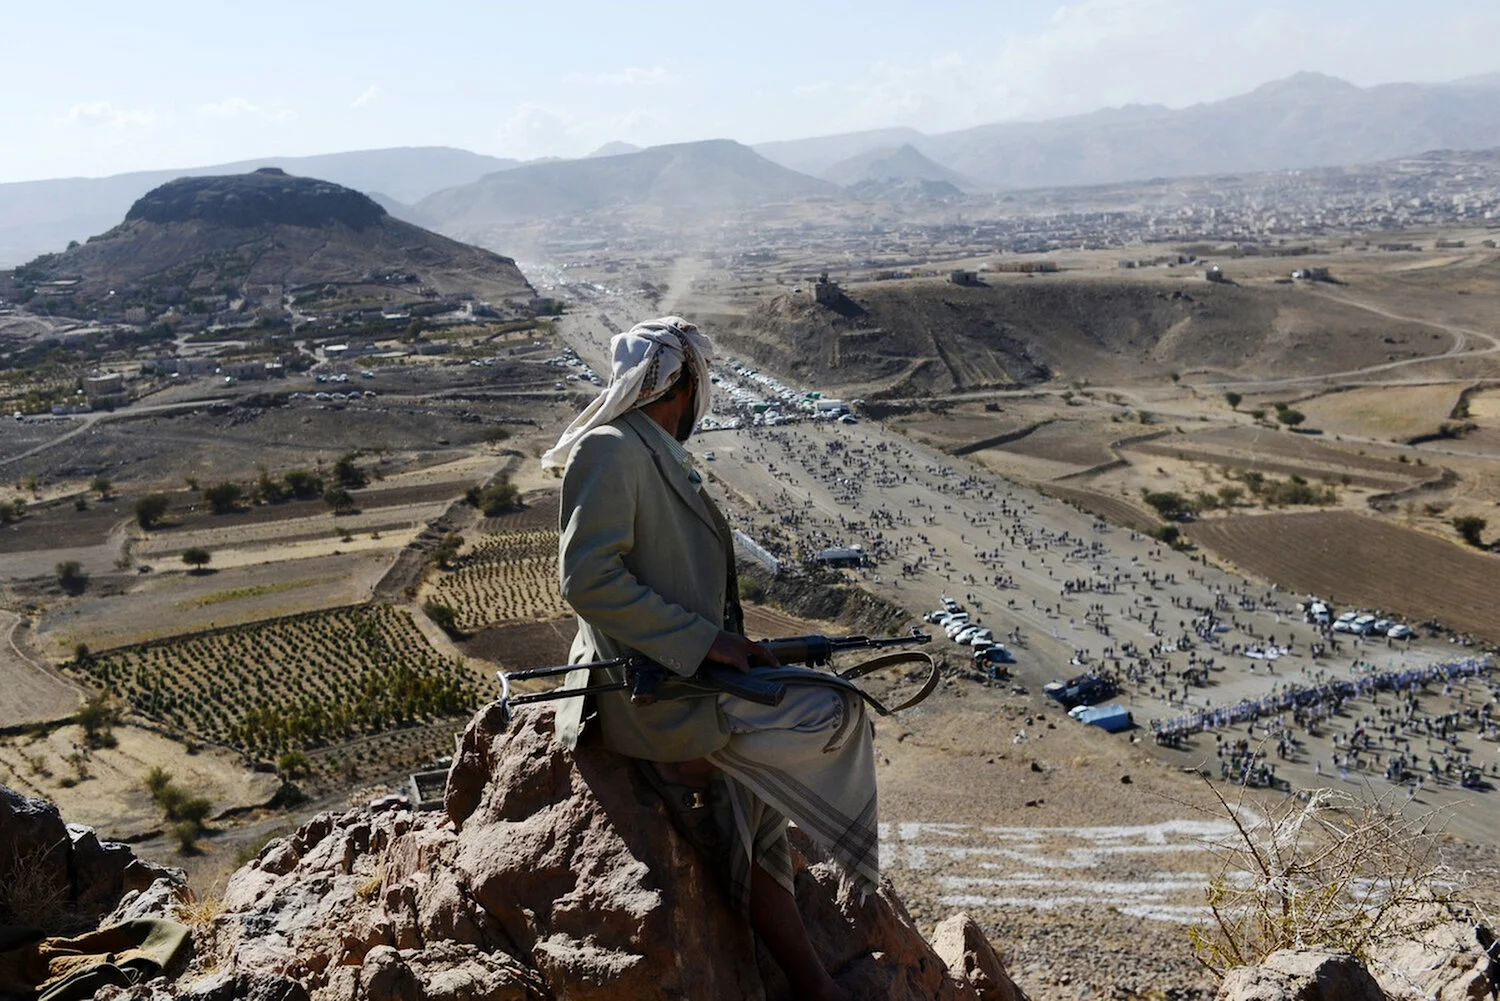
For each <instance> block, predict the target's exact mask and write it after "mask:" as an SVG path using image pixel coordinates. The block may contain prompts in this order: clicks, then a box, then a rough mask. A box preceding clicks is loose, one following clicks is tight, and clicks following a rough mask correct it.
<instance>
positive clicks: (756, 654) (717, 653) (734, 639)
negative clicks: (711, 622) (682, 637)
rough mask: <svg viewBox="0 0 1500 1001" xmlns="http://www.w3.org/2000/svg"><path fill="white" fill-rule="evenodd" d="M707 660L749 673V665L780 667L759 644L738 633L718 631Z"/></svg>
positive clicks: (778, 662)
mask: <svg viewBox="0 0 1500 1001" xmlns="http://www.w3.org/2000/svg"><path fill="white" fill-rule="evenodd" d="M708 659H709V660H711V661H713V662H714V663H716V664H728V665H729V666H730V667H733V668H736V669H737V670H740V671H743V672H744V673H746V674H749V673H750V665H751V664H762V665H764V666H766V667H780V666H781V662H780V661H778V660H777V659H776V655H775V654H774V653H772V652H771V651H770V650H768V649H766V647H765V646H764V645H763V644H761V643H756V642H755V641H754V640H751V639H747V638H746V637H744V636H741V635H739V634H738V633H727V632H724V631H723V630H720V632H719V635H718V636H717V637H716V638H715V639H714V645H713V646H711V647H709V648H708Z"/></svg>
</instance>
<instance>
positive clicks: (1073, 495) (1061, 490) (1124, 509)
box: [1038, 483, 1161, 532]
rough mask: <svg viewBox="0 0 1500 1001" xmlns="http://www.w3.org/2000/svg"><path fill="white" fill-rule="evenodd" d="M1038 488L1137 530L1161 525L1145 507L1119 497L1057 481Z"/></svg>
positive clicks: (1146, 529)
mask: <svg viewBox="0 0 1500 1001" xmlns="http://www.w3.org/2000/svg"><path fill="white" fill-rule="evenodd" d="M1038 489H1040V490H1041V491H1042V493H1044V494H1046V495H1047V496H1049V497H1056V498H1057V499H1058V500H1060V501H1066V502H1067V503H1069V504H1072V505H1074V506H1076V507H1079V508H1081V509H1083V510H1085V511H1087V512H1089V513H1090V514H1093V515H1097V516H1098V517H1100V518H1103V519H1105V520H1106V521H1112V522H1114V523H1115V524H1116V525H1124V526H1125V527H1126V528H1132V529H1135V530H1136V531H1137V532H1154V531H1156V530H1157V529H1158V528H1160V527H1161V520H1160V519H1158V518H1157V517H1156V515H1154V514H1152V513H1151V512H1150V511H1147V510H1146V509H1145V508H1140V507H1136V506H1135V505H1134V504H1132V503H1130V502H1129V501H1127V500H1125V499H1123V498H1120V497H1111V496H1110V495H1109V494H1101V493H1098V492H1097V491H1094V490H1085V489H1083V488H1082V487H1065V486H1061V485H1060V484H1057V483H1045V484H1042V485H1041V486H1040V487H1039V488H1038Z"/></svg>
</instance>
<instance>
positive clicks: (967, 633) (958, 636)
mask: <svg viewBox="0 0 1500 1001" xmlns="http://www.w3.org/2000/svg"><path fill="white" fill-rule="evenodd" d="M977 632H979V627H978V626H965V627H964V628H963V629H960V630H959V631H958V632H956V633H954V634H953V642H955V643H957V644H958V645H959V646H968V645H969V640H971V639H973V638H974V634H975V633H977Z"/></svg>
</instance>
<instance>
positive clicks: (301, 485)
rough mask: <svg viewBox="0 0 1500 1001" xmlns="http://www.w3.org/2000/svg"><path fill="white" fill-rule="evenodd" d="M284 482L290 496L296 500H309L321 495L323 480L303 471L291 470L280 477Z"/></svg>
mask: <svg viewBox="0 0 1500 1001" xmlns="http://www.w3.org/2000/svg"><path fill="white" fill-rule="evenodd" d="M282 479H284V480H285V481H286V485H287V489H289V490H291V492H292V496H293V497H295V498H297V499H298V500H311V499H312V498H314V497H317V496H319V495H321V494H322V493H323V479H322V477H320V476H316V475H314V474H313V473H309V472H308V471H307V470H305V469H293V470H292V471H291V472H289V473H287V474H286V475H285V476H284V477H282Z"/></svg>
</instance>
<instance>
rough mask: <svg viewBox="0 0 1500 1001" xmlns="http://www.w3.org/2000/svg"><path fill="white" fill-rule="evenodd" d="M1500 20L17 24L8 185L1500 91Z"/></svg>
mask: <svg viewBox="0 0 1500 1001" xmlns="http://www.w3.org/2000/svg"><path fill="white" fill-rule="evenodd" d="M1497 41H1500V0H1446V2H1442V3H1436V2H1434V3H1413V2H1411V0H1240V2H1238V3H1223V2H1212V0H1070V2H1066V3H1058V2H1047V0H1024V2H1014V0H976V2H968V0H945V2H937V3H922V2H913V0H898V2H889V3H887V2H884V0H857V2H847V3H846V2H842V0H838V2H817V0H813V2H808V0H802V2H783V0H760V2H755V0H751V2H739V3H734V4H727V3H715V2H712V0H709V2H704V0H697V2H694V3H652V2H642V0H632V2H623V0H614V2H611V0H550V2H549V0H532V2H528V3H524V4H521V3H512V2H508V0H505V2H501V0H489V2H485V0H425V2H424V0H417V2H413V0H404V2H399V3H398V2H388V0H363V2H359V3H351V2H343V0H338V2H335V0H297V2H285V0H254V2H251V3H234V4H231V3H228V2H224V0H194V2H191V3H188V2H181V3H178V2H161V0H135V2H131V3H120V2H119V0H108V2H101V0H63V2H60V3H50V4H49V3H36V2H20V0H0V46H3V47H0V94H3V95H4V96H5V100H4V101H3V102H0V181H15V180H26V179H32V178H42V177H60V176H74V175H103V174H112V173H119V172H121V171H126V170H137V169H145V168H160V167H186V166H194V165H200V164H210V163H217V162H223V161H230V160H238V159H248V158H252V157H256V156H265V155H273V154H280V155H298V154H308V153H325V152H335V151H339V150H349V149H371V148H376V147H383V146H405V145H428V144H432V145H448V146H460V147H463V148H466V149H471V150H474V151H476V152H481V153H490V154H494V155H496V156H511V157H517V158H522V159H525V158H531V157H538V156H549V155H551V156H576V155H581V154H583V153H587V152H588V151H590V150H592V149H594V148H595V147H597V146H599V145H600V144H602V143H604V142H606V141H608V140H611V139H623V140H627V141H629V142H634V143H636V144H639V145H650V144H654V143H662V142H678V141H685V140H693V139H706V138H715V137H729V138H734V139H739V140H742V141H745V142H760V141H764V140H768V139H791V138H800V137H803V136H810V135H823V134H829V133H834V132H846V131H852V130H855V129H863V128H871V127H876V126H883V125H912V126H916V127H918V128H920V129H923V130H924V131H943V130H948V129H954V128H961V127H963V126H967V125H977V124H981V123H984V122H991V121H999V120H1002V119H1007V118H1036V117H1050V116H1053V115H1059V114H1070V113H1076V112H1083V111H1090V110H1093V109H1095V108H1099V107H1104V106H1111V105H1118V104H1124V103H1130V102H1142V103H1161V104H1167V105H1170V106H1173V107H1181V106H1185V105H1189V104H1195V103H1198V102H1200V101H1210V100H1216V99H1218V98H1222V97H1227V96H1230V95H1232V94H1236V93H1240V92H1243V91H1245V90H1249V89H1251V88H1253V87H1255V86H1257V85H1259V84H1261V83H1264V82H1266V81H1268V80H1273V79H1277V78H1280V77H1284V76H1287V75H1289V74H1291V73H1293V72H1296V71H1298V70H1316V71H1320V72H1324V73H1329V74H1332V75H1335V76H1339V77H1342V78H1344V79H1347V80H1350V81H1352V82H1354V83H1358V84H1361V85H1368V84H1374V83H1382V82H1387V81H1395V80H1411V81H1439V80H1452V79H1456V78H1459V77H1464V76H1468V75H1475V74H1487V73H1494V72H1496V71H1500V46H1497Z"/></svg>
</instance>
